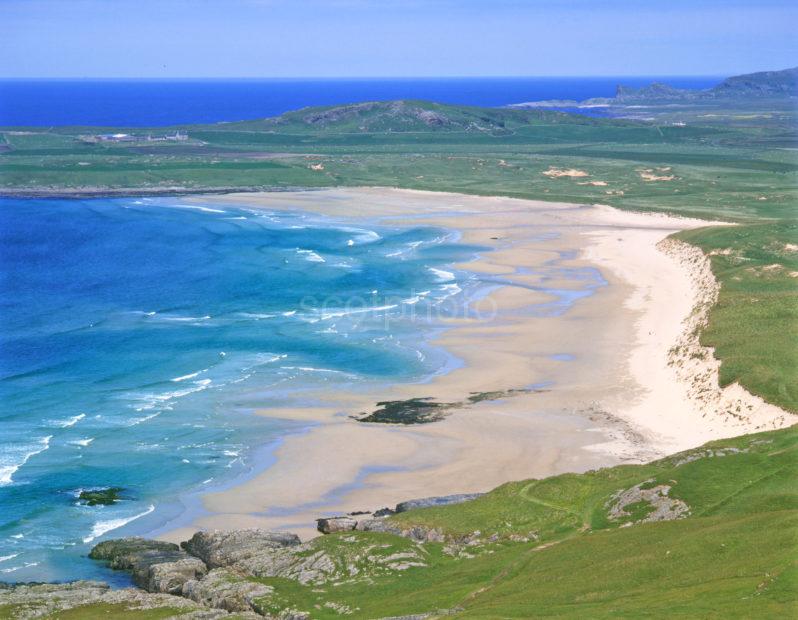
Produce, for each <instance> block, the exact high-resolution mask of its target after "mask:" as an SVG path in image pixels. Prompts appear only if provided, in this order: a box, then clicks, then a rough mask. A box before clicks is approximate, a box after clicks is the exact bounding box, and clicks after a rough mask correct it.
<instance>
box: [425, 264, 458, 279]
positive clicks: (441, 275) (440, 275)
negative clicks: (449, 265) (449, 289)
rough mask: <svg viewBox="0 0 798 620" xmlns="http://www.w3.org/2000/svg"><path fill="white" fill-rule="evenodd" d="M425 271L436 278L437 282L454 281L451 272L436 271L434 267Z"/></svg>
mask: <svg viewBox="0 0 798 620" xmlns="http://www.w3.org/2000/svg"><path fill="white" fill-rule="evenodd" d="M427 269H428V270H429V271H430V273H432V274H433V275H434V276H435V277H436V278H437V280H438V282H451V281H452V280H454V274H453V273H452V272H451V271H445V270H443V269H436V268H435V267H427Z"/></svg>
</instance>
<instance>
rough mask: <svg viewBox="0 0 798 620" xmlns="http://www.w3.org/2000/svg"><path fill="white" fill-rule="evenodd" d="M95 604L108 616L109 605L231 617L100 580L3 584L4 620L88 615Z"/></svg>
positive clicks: (207, 618) (0, 604)
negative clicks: (81, 611)
mask: <svg viewBox="0 0 798 620" xmlns="http://www.w3.org/2000/svg"><path fill="white" fill-rule="evenodd" d="M93 605H104V606H106V607H105V608H104V610H103V613H108V608H107V606H108V605H114V606H119V609H120V610H122V609H124V610H142V611H145V610H157V609H164V610H165V611H167V612H170V611H171V615H177V614H180V617H181V618H191V617H192V613H202V616H196V617H197V618H199V617H201V618H203V620H215V619H216V618H222V617H224V616H226V615H227V613H226V612H223V611H220V612H218V613H216V612H213V611H211V610H208V609H206V608H204V607H201V606H200V605H198V604H197V603H195V602H193V601H189V600H186V599H184V598H180V597H177V596H171V595H168V594H149V593H147V592H143V591H141V590H136V589H133V588H123V589H116V590H112V589H111V588H110V586H109V585H108V584H107V583H102V582H99V581H73V582H70V583H39V584H24V583H23V584H16V585H5V584H0V610H2V611H0V615H2V617H4V618H5V617H13V618H15V619H19V620H26V619H28V618H45V617H51V616H54V615H56V616H57V615H58V614H59V613H61V612H64V611H66V610H68V609H73V610H74V609H78V610H79V609H80V608H84V607H85V608H86V611H87V615H88V613H89V610H90V609H91V606H93ZM9 610H10V611H9ZM3 611H7V612H9V616H6V615H4V614H3ZM184 614H187V615H184ZM73 617H76V618H77V617H80V616H78V615H75V616H73ZM92 617H93V616H92ZM109 617H110V616H109ZM159 617H160V616H159ZM164 617H165V616H164Z"/></svg>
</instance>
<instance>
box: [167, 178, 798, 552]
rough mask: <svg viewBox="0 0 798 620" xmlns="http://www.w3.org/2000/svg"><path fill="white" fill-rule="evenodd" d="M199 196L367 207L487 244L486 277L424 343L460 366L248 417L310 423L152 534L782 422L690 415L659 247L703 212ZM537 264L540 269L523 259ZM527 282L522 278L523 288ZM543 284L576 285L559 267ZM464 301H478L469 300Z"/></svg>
mask: <svg viewBox="0 0 798 620" xmlns="http://www.w3.org/2000/svg"><path fill="white" fill-rule="evenodd" d="M196 200H198V201H201V202H204V203H207V202H218V203H226V204H235V205H238V206H244V205H246V206H247V207H251V208H265V209H272V210H280V209H298V210H302V211H309V212H317V213H321V214H325V215H330V216H334V217H336V218H353V219H359V218H365V217H367V218H381V223H385V224H391V225H408V226H410V225H432V226H441V227H445V228H450V229H457V230H459V231H461V232H462V242H464V243H468V244H475V245H480V246H486V247H489V248H491V251H487V252H484V253H482V254H481V255H480V257H479V258H478V260H476V261H474V262H470V263H467V264H462V265H457V266H456V267H457V268H458V269H463V270H469V271H471V272H474V273H478V274H481V275H483V276H484V277H486V278H499V279H501V280H502V283H501V285H498V284H497V285H496V286H495V287H493V288H492V290H491V291H490V292H489V293H488V294H487V295H486V296H485V297H484V298H482V299H480V300H478V301H476V302H474V305H475V307H472V308H471V311H472V312H471V315H474V314H476V315H478V316H468V317H461V318H458V319H453V320H449V319H442V320H441V324H442V326H443V327H446V328H448V329H445V330H443V331H442V332H441V335H440V336H439V337H437V338H436V340H435V341H434V344H435V345H437V346H440V347H443V348H444V349H445V350H446V351H448V352H449V353H450V354H451V355H452V356H454V357H455V358H457V359H458V360H460V361H461V362H462V365H460V366H459V367H458V368H456V369H454V370H452V371H450V372H448V373H446V374H440V375H436V376H435V377H433V378H432V380H431V381H429V382H428V383H423V384H404V385H395V386H393V387H391V388H389V389H387V390H385V389H382V390H381V391H380V392H379V393H373V394H371V393H333V392H316V393H311V394H308V397H309V398H312V399H315V400H316V402H319V403H321V404H320V405H319V406H316V407H312V408H303V409H280V410H276V409H269V410H266V411H263V412H262V414H263V415H267V416H271V417H279V418H286V419H293V420H307V421H309V422H312V425H311V426H310V427H309V428H308V430H307V431H306V432H305V433H302V434H298V435H293V436H289V437H287V438H285V440H284V442H282V444H281V445H280V447H279V448H278V449H277V450H276V453H275V456H276V458H277V461H276V463H275V464H274V465H273V466H271V467H269V468H268V469H267V470H266V471H263V472H261V473H259V474H257V475H255V476H254V477H253V478H251V479H250V480H248V481H247V482H244V483H243V484H240V485H238V486H235V487H233V488H231V489H229V490H226V491H222V492H215V493H209V494H207V495H204V496H203V505H204V509H205V511H206V514H204V515H202V516H200V517H198V518H197V519H196V520H195V521H194V522H193V523H192V524H191V526H189V527H185V528H180V529H177V530H173V531H171V532H168V533H167V534H166V535H165V536H163V537H164V538H167V539H170V540H184V539H185V538H187V536H189V535H190V534H191V533H193V531H195V530H196V529H200V528H207V529H212V528H218V529H231V528H240V527H265V528H269V529H287V530H291V531H295V532H297V533H298V534H300V535H301V536H303V537H308V536H312V535H315V534H316V532H315V529H314V527H313V526H314V519H316V518H317V517H320V516H327V515H332V514H340V513H345V512H348V511H353V510H364V509H376V508H380V507H383V506H393V505H394V504H395V503H397V502H398V501H402V500H407V499H411V498H417V497H424V496H430V495H444V494H450V493H461V492H474V491H487V490H489V489H491V488H494V487H496V486H498V485H499V484H502V483H504V482H507V481H510V480H520V479H525V478H540V477H545V476H549V475H552V474H558V473H562V472H582V471H586V470H589V469H595V468H598V467H602V466H610V465H615V464H618V463H621V462H641V461H645V460H650V459H652V458H656V457H657V456H660V455H664V454H667V453H671V452H674V451H678V450H681V449H686V448H689V447H693V446H696V445H700V444H701V443H704V442H706V441H708V440H710V439H713V438H719V437H725V436H733V435H738V434H742V433H744V432H751V431H752V430H754V429H757V428H771V427H777V426H783V425H786V424H787V423H788V422H791V421H792V420H790V419H785V418H783V417H781V418H779V415H780V414H783V413H784V412H781V411H780V410H778V409H776V408H772V409H768V408H767V407H770V406H766V407H760V409H758V410H757V411H756V412H755V413H756V415H753V414H752V416H751V417H750V418H749V419H747V420H740V419H737V418H728V417H725V416H723V415H721V414H720V413H717V412H716V413H717V414H716V415H709V416H707V415H702V413H706V411H704V410H702V409H701V408H700V407H699V406H698V405H697V404H696V403H695V402H694V401H695V399H693V398H692V397H691V396H690V394H689V390H688V386H687V385H686V381H685V377H683V376H680V375H679V374H678V373H677V372H675V370H674V368H673V366H672V364H669V361H670V358H669V350H670V349H671V347H672V346H673V345H674V344H675V342H676V341H677V340H678V339H679V338H680V336H681V335H682V332H683V331H684V329H685V326H684V321H685V320H686V319H688V317H689V316H690V315H691V311H692V310H693V307H694V305H695V304H696V300H697V298H698V296H699V294H700V286H701V285H700V283H699V282H697V280H696V279H695V278H694V277H693V274H692V273H691V271H690V267H689V265H686V264H685V262H684V261H680V260H679V259H678V257H677V256H674V255H673V254H672V253H671V254H666V253H664V252H662V251H661V250H660V249H659V248H658V247H657V244H658V242H660V241H661V240H663V239H664V238H665V237H667V236H668V235H670V234H671V233H673V232H676V231H678V230H682V229H685V228H694V227H698V226H705V225H708V224H710V222H705V221H701V220H693V219H685V218H676V217H670V216H666V215H649V214H637V213H629V212H622V211H618V210H616V209H612V208H610V207H606V206H588V205H572V204H563V203H548V202H539V201H527V200H517V199H509V198H484V197H474V196H464V195H458V194H446V193H433V192H418V191H408V190H396V189H388V188H354V189H333V190H321V191H308V192H280V193H260V194H230V195H225V196H213V197H207V196H206V197H198V198H197V199H196ZM551 261H557V265H558V266H560V267H562V268H564V269H574V268H583V269H584V268H591V267H592V268H597V269H598V271H599V272H600V275H601V277H602V278H603V279H604V280H605V281H606V284H607V285H606V286H600V287H597V288H595V289H593V290H592V294H590V295H589V296H586V297H584V298H582V299H578V300H577V301H576V302H575V303H574V304H573V306H572V307H570V308H569V309H568V310H567V311H566V312H565V313H564V314H562V315H561V316H541V313H540V308H541V304H547V303H551V302H552V300H553V299H554V298H553V297H552V296H551V295H550V294H547V293H546V292H545V291H541V290H536V288H535V287H537V288H538V289H539V288H540V287H541V286H542V284H541V275H540V273H539V270H540V268H541V266H543V265H544V264H546V263H547V262H548V263H549V264H551ZM536 270H538V271H536ZM530 287H532V288H530ZM545 287H546V288H549V289H551V288H561V289H564V290H568V289H574V290H576V291H578V290H579V289H580V288H581V287H580V286H579V285H578V284H577V283H575V281H574V280H573V279H572V278H568V277H563V278H562V280H557V279H556V278H555V279H551V278H550V279H548V280H547V281H546V282H545ZM476 311H478V312H476ZM543 383H550V384H549V385H548V386H547V387H545V388H543V389H539V390H534V391H530V392H528V393H515V394H514V395H512V396H510V397H506V398H500V399H495V400H486V401H482V402H479V403H477V404H473V405H469V406H467V407H461V408H455V409H453V410H451V411H450V412H449V413H450V414H449V415H448V417H446V418H445V419H443V420H441V421H439V422H435V423H431V424H424V425H414V426H395V425H380V424H363V423H360V422H357V421H356V420H353V419H352V418H350V417H349V416H350V415H352V414H358V413H360V412H367V411H373V410H374V409H375V405H376V403H377V402H378V401H385V400H403V399H408V398H417V397H432V398H434V399H436V400H438V401H441V402H455V401H456V402H462V401H464V400H466V399H467V398H468V396H469V395H470V394H473V393H475V392H489V391H490V392H494V391H506V390H519V389H525V388H529V387H530V386H534V385H537V384H543Z"/></svg>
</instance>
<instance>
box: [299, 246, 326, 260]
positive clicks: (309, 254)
mask: <svg viewBox="0 0 798 620" xmlns="http://www.w3.org/2000/svg"><path fill="white" fill-rule="evenodd" d="M296 253H297V254H301V255H302V256H304V257H305V260H307V261H310V262H311V263H326V262H327V261H326V260H324V259H323V258H322V257H321V256H319V255H318V254H317V253H316V252H314V251H313V250H301V249H297V251H296Z"/></svg>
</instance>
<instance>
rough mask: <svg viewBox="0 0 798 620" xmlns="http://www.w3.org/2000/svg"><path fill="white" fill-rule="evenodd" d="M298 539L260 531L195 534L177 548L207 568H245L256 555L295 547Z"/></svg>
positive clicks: (284, 533) (294, 536)
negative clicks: (197, 559) (198, 560)
mask: <svg viewBox="0 0 798 620" xmlns="http://www.w3.org/2000/svg"><path fill="white" fill-rule="evenodd" d="M300 543H301V541H300V540H299V536H297V535H296V534H291V533H290V532H269V531H267V530H262V529H246V530H232V531H228V532H221V531H213V532H197V533H196V534H194V536H192V537H191V539H190V540H187V541H186V542H183V543H181V547H182V548H183V549H184V550H185V551H187V552H188V553H190V554H191V555H193V556H194V557H197V558H199V559H201V560H202V561H203V562H205V564H207V565H208V567H210V568H223V567H229V566H237V565H244V566H245V565H247V564H248V563H249V562H250V561H252V560H253V559H255V558H257V557H258V556H260V555H263V554H264V553H265V554H269V553H272V552H273V551H275V550H278V549H281V548H283V547H291V546H296V545H299V544H300Z"/></svg>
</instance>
